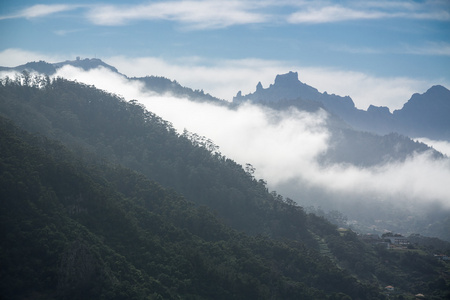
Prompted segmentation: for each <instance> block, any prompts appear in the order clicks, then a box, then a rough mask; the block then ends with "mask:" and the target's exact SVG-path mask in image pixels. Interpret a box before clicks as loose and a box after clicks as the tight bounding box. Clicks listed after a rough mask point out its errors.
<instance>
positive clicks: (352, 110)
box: [233, 71, 450, 141]
mask: <svg viewBox="0 0 450 300" xmlns="http://www.w3.org/2000/svg"><path fill="white" fill-rule="evenodd" d="M285 100H292V101H301V100H309V101H317V102H320V103H322V104H323V105H324V107H325V108H326V109H327V110H328V111H329V112H331V113H333V114H335V115H337V116H338V117H340V118H342V119H343V120H344V121H345V122H347V123H348V124H349V125H351V126H353V127H354V128H355V129H358V130H363V131H370V132H373V133H377V134H389V133H391V132H398V133H400V134H404V135H408V136H409V137H411V138H417V137H428V138H430V139H443V140H447V141H450V121H449V119H448V118H447V116H448V115H449V114H450V91H449V90H448V89H447V88H445V87H444V86H441V85H435V86H432V87H431V88H429V89H428V90H427V91H426V92H425V93H423V94H418V93H415V94H413V95H412V96H411V98H410V99H409V100H408V101H407V102H405V104H404V105H403V107H402V108H401V109H399V110H395V111H393V112H392V113H391V112H390V109H389V108H388V107H381V106H375V105H370V106H369V108H368V109H367V110H361V109H358V108H356V106H355V104H354V102H353V100H352V99H351V98H350V97H349V96H345V97H342V96H338V95H335V94H328V93H327V92H324V93H321V92H319V91H318V90H317V89H316V88H314V87H311V86H309V85H307V84H305V83H303V82H301V81H300V80H299V79H298V73H297V72H292V71H290V72H289V73H286V74H281V75H277V76H276V77H275V81H274V83H273V84H270V86H269V87H267V88H263V87H262V85H261V82H259V83H258V84H257V86H256V90H255V92H253V93H249V94H247V95H242V93H241V92H238V93H237V94H236V96H235V97H234V98H233V102H234V103H242V102H244V101H252V102H255V103H261V102H264V103H267V102H269V103H271V102H279V101H285ZM416 121H417V122H416ZM421 126H425V128H421Z"/></svg>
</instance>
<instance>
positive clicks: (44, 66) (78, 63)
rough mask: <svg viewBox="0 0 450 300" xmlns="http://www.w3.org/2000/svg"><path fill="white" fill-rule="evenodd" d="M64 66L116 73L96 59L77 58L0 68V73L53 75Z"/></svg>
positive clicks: (113, 69) (111, 67)
mask: <svg viewBox="0 0 450 300" xmlns="http://www.w3.org/2000/svg"><path fill="white" fill-rule="evenodd" d="M66 65H70V66H74V67H77V68H82V69H83V70H85V71H88V70H90V69H96V68H98V67H100V66H101V67H104V68H107V69H109V70H111V71H113V72H117V73H118V71H117V69H116V68H114V67H113V66H110V65H108V64H106V63H104V62H103V61H102V60H101V59H98V58H85V59H80V58H79V57H77V58H76V60H66V61H64V62H59V63H48V62H45V61H42V60H41V61H38V62H35V61H33V62H29V63H26V64H24V65H20V66H17V67H12V68H8V67H0V71H18V72H22V71H28V72H33V71H34V72H38V73H41V74H46V75H53V74H55V73H56V71H57V70H58V69H59V68H62V67H64V66H66Z"/></svg>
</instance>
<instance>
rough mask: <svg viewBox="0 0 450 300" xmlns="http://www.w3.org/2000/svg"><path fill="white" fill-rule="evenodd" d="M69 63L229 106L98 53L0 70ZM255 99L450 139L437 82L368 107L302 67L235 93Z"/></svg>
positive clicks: (379, 130) (447, 107) (449, 97)
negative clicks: (399, 100)
mask: <svg viewBox="0 0 450 300" xmlns="http://www.w3.org/2000/svg"><path fill="white" fill-rule="evenodd" d="M66 65H71V66H74V67H78V68H82V69H83V70H86V71H87V70H90V69H95V68H98V67H100V66H101V67H104V68H107V69H109V70H111V71H112V72H115V73H118V74H120V75H121V76H124V77H125V78H127V79H129V80H134V81H140V82H142V83H143V84H144V85H145V88H146V89H147V90H149V91H153V92H155V93H158V94H166V93H170V94H172V95H175V96H178V97H186V98H188V99H190V100H194V101H207V102H214V103H218V104H224V105H227V104H228V103H226V102H225V101H222V100H221V99H219V98H216V97H214V96H212V95H210V94H207V93H204V92H203V90H193V89H191V88H188V87H184V86H181V85H180V84H179V83H178V82H177V81H176V80H170V79H168V78H165V77H158V76H146V77H131V78H129V77H127V76H126V75H123V74H121V73H119V71H118V70H117V69H116V68H115V67H113V66H111V65H108V64H107V63H105V62H103V61H102V60H101V59H98V58H92V59H89V58H86V59H80V58H79V57H77V58H76V59H75V60H66V61H64V62H59V63H48V62H45V61H39V62H29V63H27V64H24V65H20V66H17V67H13V68H8V67H0V71H17V72H23V71H29V72H33V71H35V72H38V73H41V74H46V75H53V74H55V73H56V71H57V70H58V69H59V68H62V67H64V66H66ZM244 101H252V102H255V103H261V104H264V105H270V106H271V107H275V108H283V107H288V106H292V105H294V106H296V107H298V108H299V109H302V110H309V111H314V110H317V109H318V108H319V107H321V108H323V109H325V110H327V111H328V112H330V113H332V114H333V115H334V116H336V117H338V118H340V119H341V120H343V121H345V122H346V123H347V124H349V125H350V126H351V127H353V128H354V129H355V130H361V131H368V132H372V133H376V134H380V135H386V134H390V133H393V132H396V133H400V134H403V135H407V136H409V137H411V138H414V137H427V138H430V139H437V140H447V141H450V118H449V117H448V116H449V115H450V91H449V90H448V89H447V88H445V87H443V86H439V85H437V86H433V87H431V88H430V89H429V90H428V91H427V92H425V93H424V94H414V95H413V96H412V97H411V99H410V100H409V101H408V102H406V103H405V105H404V106H403V108H402V109H400V110H395V111H394V112H393V113H391V112H390V111H389V108H388V107H379V106H374V105H370V106H369V108H368V109H367V110H361V109H358V108H356V106H355V104H354V102H353V100H352V99H351V98H350V97H349V96H345V97H342V96H339V95H335V94H328V93H327V92H324V93H321V92H319V91H318V90H317V89H316V88H314V87H312V86H309V85H307V84H305V83H303V82H301V81H300V80H299V79H298V73H297V72H289V73H286V74H281V75H277V76H276V77H275V82H274V84H271V85H270V86H269V87H268V88H263V86H262V84H261V82H259V83H258V84H257V86H256V90H255V92H254V93H250V94H247V95H242V93H241V92H240V91H239V92H238V93H237V95H236V96H235V97H234V98H233V103H234V104H240V103H242V102H244Z"/></svg>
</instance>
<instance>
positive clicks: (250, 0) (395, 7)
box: [0, 0, 450, 30]
mask: <svg viewBox="0 0 450 300" xmlns="http://www.w3.org/2000/svg"><path fill="white" fill-rule="evenodd" d="M80 7H82V8H84V12H83V16H84V17H85V18H86V19H87V20H88V21H89V22H91V23H92V24H95V25H101V26H123V25H126V24H128V23H130V22H133V21H143V20H145V21H160V20H165V21H172V22H177V23H180V24H183V25H185V26H186V25H187V26H189V27H190V28H191V29H201V30H203V29H215V28H223V27H228V26H235V25H243V24H259V23H264V24H268V23H291V24H302V23H307V24H318V23H335V22H343V21H351V20H374V19H387V18H391V19H393V18H403V19H419V20H424V19H426V20H435V21H449V20H450V13H449V10H450V9H449V5H448V3H446V2H445V1H424V2H411V1H340V2H339V4H336V3H335V2H333V1H312V0H309V1H275V0H265V1H255V0H231V1H216V0H212V1H195V0H189V1H188V0H179V1H163V2H150V3H145V2H144V3H142V4H90V5H67V4H48V5H47V4H38V5H33V6H30V7H27V8H25V9H22V10H20V11H18V12H16V13H13V14H10V15H5V16H0V20H1V19H12V18H37V17H44V16H49V15H53V14H56V13H60V12H64V11H70V10H74V9H76V8H80ZM292 11H295V12H294V13H292Z"/></svg>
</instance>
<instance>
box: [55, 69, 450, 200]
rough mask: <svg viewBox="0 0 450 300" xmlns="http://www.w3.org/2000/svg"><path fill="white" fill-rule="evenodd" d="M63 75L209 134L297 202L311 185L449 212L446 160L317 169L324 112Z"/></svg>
mask: <svg viewBox="0 0 450 300" xmlns="http://www.w3.org/2000/svg"><path fill="white" fill-rule="evenodd" d="M58 75H59V76H62V77H65V78H68V79H77V80H78V81H80V82H85V83H87V84H93V85H95V86H97V87H99V88H102V89H107V90H109V91H112V92H114V93H117V94H120V95H122V96H123V97H125V99H127V100H131V99H137V100H138V101H139V102H140V103H143V104H144V105H145V106H146V107H147V109H148V110H150V111H152V112H154V113H156V114H157V115H159V116H161V117H162V118H163V119H166V120H168V121H170V122H172V123H173V125H174V127H175V128H176V129H177V130H178V131H179V132H182V131H183V130H184V129H187V130H189V131H191V132H195V133H197V134H199V135H203V136H206V137H208V138H210V139H212V140H213V141H214V142H215V143H216V144H217V145H218V146H219V147H220V151H221V153H222V154H223V155H225V156H227V157H229V158H231V159H233V160H236V161H237V162H239V163H240V164H242V165H245V164H246V163H250V164H252V165H253V166H254V167H255V168H256V173H255V175H256V177H258V178H264V179H265V180H267V181H268V184H269V187H270V188H273V189H277V188H283V186H285V185H286V184H289V189H287V190H286V192H287V193H288V194H289V196H290V197H291V196H292V197H294V199H295V193H296V191H297V192H298V194H301V193H302V189H304V188H305V187H312V188H314V189H318V190H322V191H323V192H324V193H327V195H328V196H329V197H330V198H331V199H333V197H336V198H340V199H341V198H346V197H347V198H349V199H355V198H358V199H359V200H360V201H371V200H368V199H377V201H378V200H380V199H381V200H383V199H384V200H385V201H388V200H392V199H396V202H398V204H402V205H407V204H408V205H413V204H423V205H425V204H429V203H435V202H438V203H441V204H442V205H444V206H445V207H447V208H450V194H449V193H448V181H449V179H450V160H449V159H443V160H433V159H432V158H431V157H430V156H428V154H426V153H425V154H421V155H415V156H412V157H410V158H409V159H407V160H406V161H404V162H395V163H389V164H383V165H378V166H375V167H367V168H359V167H356V166H352V165H344V164H332V165H327V166H323V165H321V164H319V163H318V161H317V157H318V156H319V155H320V154H322V153H324V152H325V151H326V150H327V149H328V147H329V145H328V139H329V136H330V132H329V131H328V129H327V128H326V126H325V121H326V119H327V115H326V113H325V112H323V111H319V112H317V113H314V114H309V113H305V112H299V111H297V110H291V111H287V112H278V111H274V110H271V109H263V108H261V107H258V106H253V105H250V104H247V105H244V106H241V107H239V108H238V109H236V110H230V109H228V108H226V107H223V106H216V105H212V104H207V103H196V102H191V101H188V100H186V99H180V98H174V97H171V96H170V95H166V96H156V95H152V94H148V93H146V92H145V91H144V90H142V86H141V85H139V84H134V85H131V84H130V83H129V82H127V80H126V79H124V78H122V77H120V76H118V75H117V74H114V73H111V72H110V71H108V70H106V69H97V70H91V71H89V72H84V71H81V70H78V69H76V68H73V67H69V66H68V67H64V68H63V69H61V70H60V71H59V72H58ZM278 192H281V193H283V190H278ZM338 196H339V197H338ZM399 199H400V200H399ZM401 199H403V200H401Z"/></svg>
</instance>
